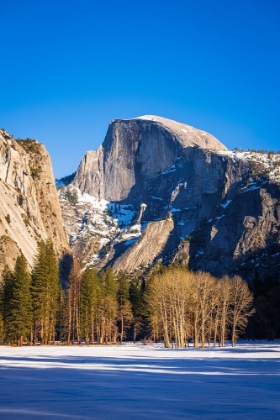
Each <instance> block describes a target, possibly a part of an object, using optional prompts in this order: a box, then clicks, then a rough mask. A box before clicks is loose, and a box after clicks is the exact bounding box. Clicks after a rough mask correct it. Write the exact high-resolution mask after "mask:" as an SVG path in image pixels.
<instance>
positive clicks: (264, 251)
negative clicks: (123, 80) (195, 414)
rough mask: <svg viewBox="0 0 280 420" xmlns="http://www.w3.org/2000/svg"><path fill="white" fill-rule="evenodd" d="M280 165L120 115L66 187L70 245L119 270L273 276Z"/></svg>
mask: <svg viewBox="0 0 280 420" xmlns="http://www.w3.org/2000/svg"><path fill="white" fill-rule="evenodd" d="M279 167H280V156H279V155H277V154H272V153H270V154H265V153H256V152H240V151H234V152H233V151H228V150H227V149H226V147H225V146H223V145H222V144H221V143H220V142H219V141H218V140H217V139H215V138H214V137H213V136H211V135H210V134H207V133H205V132H203V131H201V130H197V129H195V128H192V127H190V126H187V125H185V124H180V123H177V122H175V121H171V120H167V119H163V118H160V117H155V116H144V117H140V118H135V119H132V120H114V121H112V122H111V124H110V125H109V129H108V132H107V135H106V137H105V140H104V142H103V144H102V146H100V148H99V149H98V150H97V151H96V152H94V151H91V152H88V153H87V154H86V155H85V157H84V158H83V160H82V162H81V164H80V166H79V168H78V171H77V173H76V176H75V178H74V181H73V185H72V186H70V187H67V188H70V190H71V189H72V190H73V191H76V192H77V194H78V202H77V204H75V205H72V204H71V203H69V201H68V200H67V199H65V188H66V187H64V188H62V190H61V192H60V197H61V204H62V207H63V213H64V214H68V215H69V214H72V217H71V220H72V222H71V221H70V218H69V216H66V217H65V221H66V224H67V225H68V231H69V233H70V241H71V244H72V246H73V249H74V250H76V252H77V254H79V255H80V256H81V257H82V259H83V260H84V262H85V263H87V264H91V265H96V266H97V267H102V266H107V265H113V268H114V269H115V270H116V271H118V270H120V269H125V270H126V271H133V270H135V269H140V268H141V269H143V267H146V266H150V265H151V264H153V263H154V262H155V261H156V260H157V259H161V260H163V262H165V263H168V262H174V261H178V262H184V263H188V264H189V266H190V267H191V268H192V269H201V270H204V271H210V272H212V273H213V274H215V275H222V274H225V273H228V274H232V273H239V274H242V275H243V276H244V277H246V278H248V279H249V278H251V277H252V276H254V275H256V274H259V275H261V276H267V275H271V274H273V275H274V274H275V273H278V270H279V265H280V246H279V243H280V171H279ZM90 197H91V198H90ZM92 197H94V201H92V200H93V199H92ZM71 212H72V213H71ZM73 220H76V223H73Z"/></svg>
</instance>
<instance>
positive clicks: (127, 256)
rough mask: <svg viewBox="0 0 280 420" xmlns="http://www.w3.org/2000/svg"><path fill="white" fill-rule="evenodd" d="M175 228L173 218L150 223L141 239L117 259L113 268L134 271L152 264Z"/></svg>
mask: <svg viewBox="0 0 280 420" xmlns="http://www.w3.org/2000/svg"><path fill="white" fill-rule="evenodd" d="M173 228H174V223H173V220H161V221H159V222H151V223H149V224H148V226H147V228H146V229H145V231H144V233H143V235H142V236H141V237H140V239H139V240H138V241H137V242H136V243H134V244H133V245H132V246H131V247H130V248H129V249H128V250H127V251H126V252H124V253H123V254H122V255H121V256H120V257H119V258H118V259H117V260H116V261H115V263H114V265H113V270H114V271H120V270H123V271H126V272H132V271H133V270H135V269H136V268H139V267H146V266H150V265H151V264H152V263H153V261H154V260H155V259H156V258H158V257H160V255H161V252H162V251H163V249H164V247H165V245H166V243H167V241H168V239H169V235H170V232H171V231H172V230H173Z"/></svg>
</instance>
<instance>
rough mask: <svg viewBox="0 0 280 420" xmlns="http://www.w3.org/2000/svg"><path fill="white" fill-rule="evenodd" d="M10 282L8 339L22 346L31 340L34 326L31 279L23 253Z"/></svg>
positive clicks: (6, 324) (6, 318) (7, 318)
mask: <svg viewBox="0 0 280 420" xmlns="http://www.w3.org/2000/svg"><path fill="white" fill-rule="evenodd" d="M10 281H11V283H10V285H9V288H10V291H9V292H10V296H11V299H10V301H9V305H8V310H7V314H6V316H5V333H6V339H7V341H10V342H11V343H18V344H19V345H22V343H23V340H25V339H30V335H31V325H32V303H31V293H30V285H31V277H30V274H29V272H28V267H27V262H26V259H25V257H24V256H23V254H22V253H21V254H20V255H19V257H18V258H17V260H16V265H15V269H14V271H13V273H12V276H11V279H10Z"/></svg>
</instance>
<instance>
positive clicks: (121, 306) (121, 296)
mask: <svg viewBox="0 0 280 420" xmlns="http://www.w3.org/2000/svg"><path fill="white" fill-rule="evenodd" d="M117 287H118V289H117V302H118V321H119V336H120V341H121V342H122V341H123V339H124V338H125V333H126V330H127V329H128V327H129V326H130V323H131V320H132V311H131V304H130V302H129V288H128V279H127V276H126V275H125V273H124V272H123V271H120V272H119V273H118V277H117Z"/></svg>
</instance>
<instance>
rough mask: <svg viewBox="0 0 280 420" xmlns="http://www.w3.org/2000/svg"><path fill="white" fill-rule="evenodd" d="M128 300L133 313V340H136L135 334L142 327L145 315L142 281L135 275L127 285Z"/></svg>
mask: <svg viewBox="0 0 280 420" xmlns="http://www.w3.org/2000/svg"><path fill="white" fill-rule="evenodd" d="M129 300H130V303H131V308H132V315H133V321H132V323H133V341H134V342H135V341H136V338H137V335H138V334H139V332H140V331H141V328H142V327H143V323H144V322H143V321H144V318H143V317H144V315H145V302H144V293H143V287H142V282H141V280H140V279H138V278H137V277H135V278H133V279H132V280H131V282H130V285H129Z"/></svg>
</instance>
